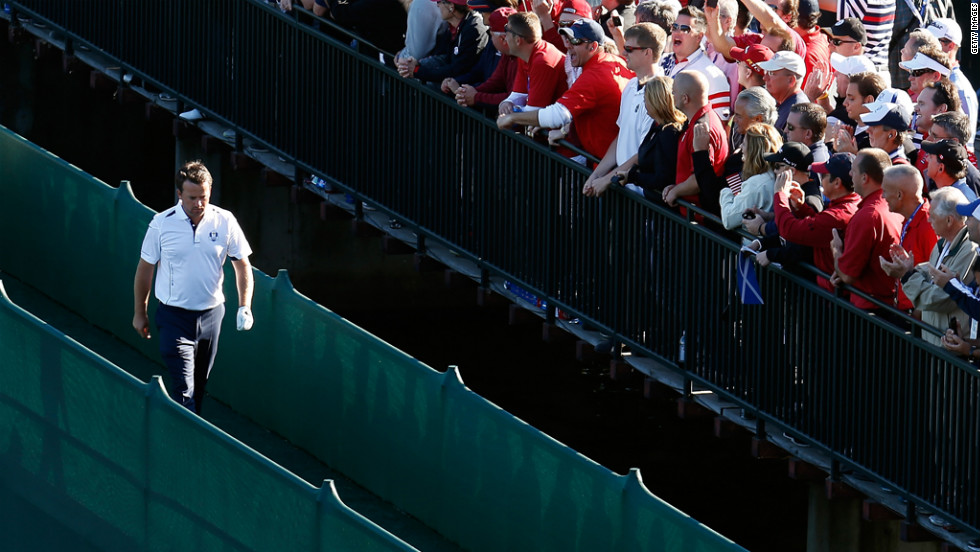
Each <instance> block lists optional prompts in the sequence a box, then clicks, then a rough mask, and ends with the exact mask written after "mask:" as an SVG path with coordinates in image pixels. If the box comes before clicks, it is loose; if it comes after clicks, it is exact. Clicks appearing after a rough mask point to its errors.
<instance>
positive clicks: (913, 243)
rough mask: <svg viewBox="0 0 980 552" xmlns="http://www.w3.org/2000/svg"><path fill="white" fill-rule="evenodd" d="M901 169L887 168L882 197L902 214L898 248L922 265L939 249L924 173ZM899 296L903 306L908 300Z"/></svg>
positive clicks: (900, 294)
mask: <svg viewBox="0 0 980 552" xmlns="http://www.w3.org/2000/svg"><path fill="white" fill-rule="evenodd" d="M901 166H903V167H905V168H904V169H899V170H893V169H898V168H899V167H900V166H899V165H894V166H892V167H891V168H888V169H885V172H884V180H883V181H882V183H881V197H882V198H884V200H885V203H887V204H888V210H889V211H891V212H893V213H898V214H900V215H902V218H903V222H902V233H901V235H900V236H899V245H900V246H901V247H902V249H903V250H904V251H907V252H908V254H909V255H911V257H912V258H913V260H914V262H915V263H923V262H925V261H926V259H928V258H929V255H930V254H931V253H932V248H933V247H935V246H936V232H935V231H933V228H932V226H930V225H929V201H928V200H925V199H923V198H922V187H923V181H922V174H921V173H919V171H918V170H917V169H916V168H915V167H912V166H910V165H901ZM886 272H887V270H886ZM903 274H904V273H903ZM899 276H901V274H899ZM898 296H899V302H900V303H905V302H906V300H907V299H908V298H907V297H905V294H904V292H903V291H902V290H901V289H899V291H898Z"/></svg>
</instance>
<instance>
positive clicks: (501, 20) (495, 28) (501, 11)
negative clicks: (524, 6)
mask: <svg viewBox="0 0 980 552" xmlns="http://www.w3.org/2000/svg"><path fill="white" fill-rule="evenodd" d="M515 13H517V10H515V9H514V8H497V9H495V10H493V12H491V13H490V31H491V32H494V33H502V32H504V31H505V30H506V29H505V28H504V27H505V25H507V18H508V17H510V16H511V14H515Z"/></svg>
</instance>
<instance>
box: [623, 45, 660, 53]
mask: <svg viewBox="0 0 980 552" xmlns="http://www.w3.org/2000/svg"><path fill="white" fill-rule="evenodd" d="M652 49H653V48H651V47H650V46H626V45H623V51H624V52H626V53H627V54H632V53H633V52H635V51H637V50H652Z"/></svg>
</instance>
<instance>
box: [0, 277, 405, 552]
mask: <svg viewBox="0 0 980 552" xmlns="http://www.w3.org/2000/svg"><path fill="white" fill-rule="evenodd" d="M0 365H2V366H3V370H0V512H3V515H0V528H2V531H3V534H4V547H3V548H4V550H31V551H34V550H45V549H47V550H52V549H60V550H78V549H85V547H86V546H88V547H90V548H91V549H92V550H110V551H117V550H118V551H120V552H123V551H124V552H130V551H133V550H235V551H253V550H254V551H264V550H296V551H311V552H312V551H320V550H323V551H326V550H369V551H373V550H377V551H380V550H414V548H412V547H410V546H408V545H407V544H405V543H404V542H402V541H400V540H398V539H397V538H395V537H394V536H392V535H390V534H389V533H387V532H385V531H384V530H383V529H381V528H380V527H377V526H376V525H374V524H373V523H371V522H370V521H368V520H366V519H365V518H363V517H362V516H360V515H359V514H357V513H355V512H354V511H352V510H350V509H349V508H347V507H346V506H345V505H344V504H343V503H341V502H340V499H339V497H338V496H337V495H336V491H335V489H334V486H333V482H329V481H328V482H326V484H325V485H324V486H323V487H322V488H321V489H316V488H314V487H312V486H310V485H309V484H307V483H306V482H304V481H302V480H300V479H299V478H297V477H296V476H294V475H292V474H290V473H289V472H287V471H285V470H284V469H282V468H281V467H280V466H278V465H276V464H274V463H272V462H270V461H269V460H267V459H265V458H264V457H262V456H260V455H259V454H258V453H256V452H254V451H252V450H251V449H249V448H247V447H246V446H244V445H242V444H241V443H239V442H238V441H236V440H234V439H232V438H231V437H229V436H227V435H226V434H224V433H222V432H221V431H220V430H218V429H217V428H215V427H214V426H211V425H210V424H208V423H207V422H205V421H204V420H202V419H201V418H198V417H197V416H194V415H192V414H191V413H190V412H188V411H187V410H185V409H183V408H181V407H179V406H178V405H177V404H176V403H174V402H173V401H171V400H170V399H169V398H168V397H167V395H166V392H165V391H164V389H163V386H162V383H161V381H160V379H159V378H158V377H154V378H153V380H152V381H150V382H149V383H141V382H139V381H138V380H136V379H135V378H133V377H132V376H130V375H128V374H126V373H125V372H123V371H122V370H120V369H119V368H117V367H115V366H113V365H111V364H109V363H108V362H107V361H106V360H105V359H103V358H101V357H99V356H97V355H95V354H94V353H92V352H91V351H89V350H87V349H85V348H84V347H82V346H81V345H79V344H78V343H76V342H74V341H72V340H71V339H69V338H67V337H66V336H65V335H64V334H61V333H60V332H58V331H57V330H55V329H53V328H52V327H50V326H48V325H47V324H45V323H44V322H42V321H41V320H38V319H37V318H35V317H33V316H31V315H30V314H28V313H27V312H25V311H23V310H22V309H20V308H18V307H17V306H16V305H14V304H13V303H11V302H10V300H9V299H8V298H7V295H6V293H5V292H4V290H3V285H2V283H0ZM38 512H43V515H38ZM24 524H27V525H28V526H30V525H33V524H36V525H37V526H38V527H37V528H34V529H28V530H24V529H23V528H22V525H24Z"/></svg>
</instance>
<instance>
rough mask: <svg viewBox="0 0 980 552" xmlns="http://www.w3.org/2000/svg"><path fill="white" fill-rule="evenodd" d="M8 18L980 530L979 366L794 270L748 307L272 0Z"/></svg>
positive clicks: (724, 272)
mask: <svg viewBox="0 0 980 552" xmlns="http://www.w3.org/2000/svg"><path fill="white" fill-rule="evenodd" d="M10 4H11V5H13V6H14V9H15V10H17V11H20V12H23V13H28V14H29V15H30V16H32V17H37V18H41V19H44V20H46V21H47V22H48V23H49V24H53V25H56V26H58V27H61V28H63V29H64V30H65V33H66V34H67V36H68V37H69V38H71V39H72V40H74V41H78V42H83V43H86V44H88V45H89V46H91V47H93V48H96V49H100V50H102V51H104V52H105V53H106V54H108V55H110V56H112V57H114V58H116V59H118V61H119V63H120V64H121V65H122V66H123V67H124V68H126V69H127V70H129V71H131V72H133V73H134V74H135V75H137V76H138V77H139V78H141V79H143V80H144V81H146V82H149V83H153V84H155V85H156V86H158V87H160V88H161V89H163V90H167V91H171V92H173V93H174V94H176V95H177V96H178V97H179V98H181V99H182V100H184V101H186V102H187V103H189V104H191V105H194V106H198V107H200V108H203V109H204V110H206V111H207V112H208V113H209V114H210V115H212V116H213V117H215V118H219V119H222V120H225V121H227V122H229V123H230V124H232V125H234V126H235V127H236V128H238V129H240V130H241V131H242V132H244V133H247V134H249V135H250V136H252V137H254V138H256V139H258V140H261V141H262V142H264V143H266V144H268V145H269V147H270V148H271V149H273V150H275V151H277V152H279V153H280V154H282V155H283V156H284V157H286V158H289V159H292V160H295V161H296V163H297V165H298V166H300V167H301V168H304V169H308V170H311V171H313V172H316V173H318V174H320V175H322V176H324V177H327V178H329V179H331V180H333V181H335V182H337V183H339V184H340V185H342V186H343V187H344V188H346V189H349V190H351V191H352V192H353V193H355V194H356V195H357V196H358V197H363V198H366V199H368V200H369V201H371V202H373V203H376V204H378V205H379V206H381V207H382V208H384V209H385V210H386V211H388V212H390V213H392V215H393V216H395V217H397V218H399V219H400V220H402V221H404V222H405V223H406V224H408V225H411V226H414V227H416V228H417V229H418V232H419V234H420V235H421V236H425V237H427V239H436V240H439V241H442V242H445V243H447V244H449V245H451V247H452V248H453V249H454V250H456V251H458V252H460V253H461V254H462V255H464V256H467V257H469V258H471V259H474V260H476V261H477V262H479V263H480V264H481V266H483V267H484V268H485V269H486V270H487V271H488V272H489V273H495V274H500V275H504V276H505V277H506V278H508V279H509V280H512V281H514V282H517V283H518V285H520V286H523V287H526V288H527V289H528V290H530V291H532V292H534V293H536V294H539V295H540V296H542V297H545V298H547V300H548V301H549V304H550V305H557V306H560V307H562V308H563V309H565V310H568V311H570V312H572V313H574V314H575V315H576V316H579V317H581V318H582V320H584V321H586V322H587V323H589V324H591V325H593V326H594V327H596V328H599V329H602V330H604V331H607V332H609V333H612V334H615V335H616V336H618V337H620V338H622V339H623V340H624V341H626V342H627V343H629V344H630V345H631V346H632V347H633V350H634V352H635V353H639V354H643V355H648V356H651V357H656V358H659V359H661V360H664V361H666V362H668V363H674V364H677V365H678V366H679V367H682V368H684V369H686V370H687V374H688V376H689V377H690V379H691V380H693V381H695V382H697V383H698V384H699V385H704V386H706V387H708V388H710V389H711V390H713V391H715V392H717V393H718V394H720V395H721V396H723V397H725V398H726V399H729V400H732V401H735V402H737V403H738V404H740V405H743V406H745V407H747V408H748V409H750V410H752V411H754V412H756V413H757V414H758V416H759V417H760V419H762V420H766V421H769V422H776V423H778V424H780V425H782V426H785V427H788V428H792V429H793V430H794V432H799V433H801V434H802V435H804V436H805V438H807V439H808V440H810V441H811V442H812V443H813V444H814V445H815V446H819V447H822V448H824V449H825V450H826V451H828V452H829V453H830V454H831V455H832V457H833V458H834V459H835V462H839V463H840V465H842V466H844V467H846V468H848V469H852V470H856V471H858V472H861V473H865V474H866V475H869V476H872V477H875V478H877V479H879V480H880V481H881V482H882V483H883V484H887V485H889V486H892V487H894V488H895V489H896V490H897V491H898V492H900V493H902V494H904V495H905V496H906V497H907V498H909V500H910V504H916V503H918V504H923V505H928V506H929V507H930V508H931V509H933V510H935V511H938V512H941V513H942V514H943V515H946V516H948V517H949V518H950V519H952V520H955V521H956V522H958V523H960V524H962V525H963V526H965V527H968V528H970V530H971V531H980V510H978V498H980V486H978V481H980V474H978V473H977V471H978V469H980V463H978V458H977V456H978V445H980V400H978V399H980V381H978V375H977V371H976V370H975V369H974V368H973V367H972V366H971V365H969V364H967V363H964V362H962V361H960V360H958V359H955V358H953V357H952V356H950V355H948V354H947V353H945V352H943V351H941V350H939V349H937V348H935V347H933V346H930V345H928V344H926V343H925V342H923V341H921V340H919V339H916V338H912V337H910V336H908V335H906V334H905V333H903V332H901V331H899V330H898V329H897V328H895V327H893V326H891V325H889V324H887V323H884V322H882V321H881V320H880V319H876V318H874V317H871V316H869V315H867V314H865V313H863V312H861V311H858V310H857V309H854V308H853V307H852V306H851V305H850V304H849V303H847V302H846V301H841V300H840V299H839V298H836V297H834V296H833V295H830V294H828V293H826V292H824V291H823V290H821V289H819V288H818V287H816V286H815V285H813V284H812V283H811V282H809V281H807V280H806V279H802V278H799V277H796V276H793V275H791V274H789V273H786V272H783V271H781V270H775V269H772V270H764V271H762V272H761V273H760V280H761V284H762V289H763V293H764V298H765V302H766V304H765V305H764V306H746V305H742V304H741V303H740V302H739V300H738V298H737V295H736V289H735V288H736V277H735V272H736V271H735V259H736V254H737V250H738V245H737V243H736V242H735V241H733V240H732V239H731V237H730V236H725V235H720V234H717V233H715V232H713V231H711V230H710V229H709V228H707V226H705V225H701V224H693V223H692V222H691V221H689V220H687V219H685V218H682V217H680V216H678V215H677V214H675V213H673V212H669V211H666V210H664V209H662V208H660V207H658V206H655V205H653V204H651V203H649V202H646V201H644V200H642V199H639V198H637V197H636V196H634V195H633V194H630V193H628V192H624V191H621V190H620V189H618V188H617V189H614V190H612V191H611V192H610V193H607V194H606V195H605V196H604V197H602V198H601V199H598V200H596V199H589V198H585V197H583V196H582V195H581V187H582V184H583V182H584V179H585V177H586V175H587V172H586V171H585V169H584V168H583V167H581V166H578V165H575V164H573V163H571V162H569V161H568V160H566V159H564V158H562V157H560V156H557V155H554V154H552V153H550V152H549V151H548V150H547V148H544V147H542V146H540V145H539V144H536V143H534V142H532V141H530V140H528V139H526V138H524V137H521V136H518V135H516V134H513V133H506V132H500V131H499V130H498V129H497V128H496V126H495V125H494V123H493V122H492V121H489V120H486V119H485V118H483V117H482V116H480V115H478V114H476V113H474V112H472V111H470V110H466V109H460V108H459V107H458V106H456V105H455V103H454V102H452V101H450V100H449V99H448V98H444V97H440V96H439V95H438V94H433V93H431V92H430V91H429V90H427V89H424V88H423V87H421V86H419V85H418V84H417V83H415V82H412V81H406V80H404V79H402V78H400V77H399V76H398V75H397V74H396V73H395V72H394V71H393V70H391V69H390V68H388V67H385V66H384V65H383V64H382V63H379V62H378V60H377V55H376V52H372V51H371V50H370V47H368V48H367V50H368V53H367V54H362V53H359V52H357V51H355V50H353V49H351V48H350V47H348V46H347V45H346V44H345V43H343V42H341V41H338V40H336V39H334V38H330V37H328V36H326V35H324V34H323V33H321V32H319V31H315V30H314V29H312V28H311V27H309V26H308V25H305V24H302V23H300V22H299V21H297V20H296V18H295V16H288V15H283V14H280V13H279V12H278V11H276V10H275V9H273V8H271V7H269V6H267V5H266V4H264V3H261V2H258V1H257V0H208V1H206V2H201V1H197V0H194V1H190V0H176V1H172V2H125V1H121V0H119V1H114V2H94V1H72V2H66V1H65V0H19V1H16V2H10ZM331 33H332V34H333V35H334V36H340V35H342V33H341V32H340V31H338V30H337V29H331ZM549 314H551V313H549ZM682 336H683V337H684V338H685V343H686V346H685V347H684V350H683V353H684V356H683V360H682V357H681V354H682V350H681V348H680V346H679V343H680V340H681V337H682Z"/></svg>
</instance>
